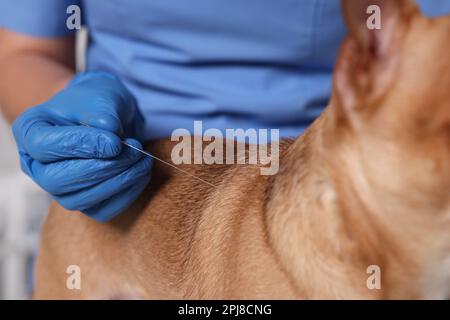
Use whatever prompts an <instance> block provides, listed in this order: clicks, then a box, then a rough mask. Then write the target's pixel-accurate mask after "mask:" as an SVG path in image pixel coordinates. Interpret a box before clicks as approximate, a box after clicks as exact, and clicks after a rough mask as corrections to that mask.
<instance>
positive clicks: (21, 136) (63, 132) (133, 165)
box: [13, 72, 152, 221]
mask: <svg viewBox="0 0 450 320" xmlns="http://www.w3.org/2000/svg"><path fill="white" fill-rule="evenodd" d="M82 124H85V125H82ZM142 128H143V119H142V116H141V115H140V113H139V111H138V109H137V107H136V101H135V99H134V97H133V96H132V95H131V93H130V92H129V91H128V90H127V89H126V88H125V86H123V84H122V83H121V82H120V81H119V80H118V79H117V78H116V77H115V76H113V75H110V74H108V73H104V72H87V73H83V74H80V75H78V76H76V77H75V78H74V79H73V80H72V81H71V82H70V83H69V84H68V86H67V87H66V88H65V89H63V90H62V91H61V92H60V93H58V94H57V95H55V96H54V97H53V98H51V99H50V100H48V101H47V102H45V103H43V104H41V105H38V106H36V107H34V108H31V109H28V110H27V111H25V112H24V113H23V114H22V115H20V116H19V117H18V118H17V119H16V121H15V122H14V123H13V133H14V137H15V139H16V143H17V146H18V150H19V156H20V162H21V167H22V170H23V171H24V172H25V173H26V174H27V175H29V176H30V177H31V178H32V179H33V180H34V181H35V182H36V183H38V184H39V185H40V186H41V187H42V188H43V189H44V190H46V191H47V192H48V193H50V194H51V196H52V197H53V198H54V199H55V200H56V201H58V202H59V203H60V204H61V205H62V206H63V207H65V208H66V209H69V210H79V211H82V212H83V213H85V214H87V215H88V216H90V217H92V218H93V219H95V220H97V221H108V220H110V219H111V218H113V217H114V216H116V215H117V214H118V213H120V212H121V211H123V210H124V209H125V208H127V207H128V206H129V205H130V204H131V203H132V202H133V201H134V200H135V199H136V198H137V196H138V195H139V194H140V193H141V191H142V190H143V189H144V188H145V186H146V185H147V183H148V182H149V181H150V174H151V166H152V159H151V158H150V157H146V156H143V155H142V154H141V153H139V152H138V151H136V150H133V149H132V148H129V147H126V146H124V145H123V144H122V143H121V139H126V141H127V142H128V143H130V144H132V145H134V146H136V147H138V148H142V145H141V144H140V142H139V141H138V140H136V139H140V138H141V136H140V134H141V133H140V132H141V130H142Z"/></svg>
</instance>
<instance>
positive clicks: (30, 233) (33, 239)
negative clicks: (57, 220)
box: [0, 117, 50, 299]
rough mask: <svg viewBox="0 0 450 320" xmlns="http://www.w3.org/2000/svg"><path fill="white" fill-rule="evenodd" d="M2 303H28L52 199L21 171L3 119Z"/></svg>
mask: <svg viewBox="0 0 450 320" xmlns="http://www.w3.org/2000/svg"><path fill="white" fill-rule="evenodd" d="M0 147H1V151H0V154H1V155H2V156H1V157H0V190H1V192H0V299H26V298H28V297H29V294H30V290H31V283H32V263H33V261H34V259H33V256H34V254H35V253H36V251H37V247H38V243H39V229H40V226H41V224H42V221H43V219H44V216H45V213H46V211H47V208H48V205H49V203H50V199H49V198H48V196H47V195H46V194H45V193H44V192H42V191H41V190H40V189H39V188H38V187H37V186H36V185H35V184H34V183H32V181H31V180H30V179H29V178H28V177H27V176H26V175H25V174H23V173H22V172H21V171H20V168H19V160H18V157H17V154H16V148H15V143H14V140H13V138H12V134H11V129H10V125H9V124H8V123H6V121H5V120H4V119H3V117H1V118H0Z"/></svg>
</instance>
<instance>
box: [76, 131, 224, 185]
mask: <svg viewBox="0 0 450 320" xmlns="http://www.w3.org/2000/svg"><path fill="white" fill-rule="evenodd" d="M80 125H82V126H85V127H89V128H93V127H92V126H90V125H88V124H86V123H83V122H80ZM120 142H121V143H122V144H123V145H125V146H127V147H129V148H131V149H133V150H136V151H138V152H140V153H142V154H144V155H146V156H148V157H150V158H153V159H155V160H157V161H159V162H162V163H164V164H166V165H168V166H170V167H172V168H174V169H175V170H178V171H180V172H182V173H184V174H186V175H188V176H190V177H191V178H194V179H197V180H198V181H201V182H203V183H206V184H208V185H210V186H211V187H214V188H215V187H216V186H215V185H213V184H212V183H210V182H208V181H206V180H203V179H202V178H199V177H197V176H196V175H193V174H192V173H189V172H187V171H186V170H183V169H180V168H178V167H177V166H175V165H173V164H171V163H170V162H167V161H165V160H163V159H161V158H158V157H156V156H154V155H152V154H150V153H148V152H146V151H144V150H142V149H139V148H138V147H135V146H133V145H132V144H130V143H128V142H126V141H125V140H122V139H121V140H120Z"/></svg>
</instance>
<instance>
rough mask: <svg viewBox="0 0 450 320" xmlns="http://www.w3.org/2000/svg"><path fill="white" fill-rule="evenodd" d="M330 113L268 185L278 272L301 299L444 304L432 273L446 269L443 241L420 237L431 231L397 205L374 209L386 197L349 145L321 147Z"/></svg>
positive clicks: (430, 226)
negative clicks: (429, 300)
mask: <svg viewBox="0 0 450 320" xmlns="http://www.w3.org/2000/svg"><path fill="white" fill-rule="evenodd" d="M332 112H333V111H332V107H329V108H328V109H327V110H326V111H325V113H324V114H323V115H322V116H321V117H320V118H319V119H318V120H317V121H316V123H315V124H314V125H313V126H312V127H311V128H310V129H309V130H308V131H307V132H306V133H305V134H304V135H303V136H301V137H300V138H298V139H297V140H296V141H295V142H294V143H293V144H292V146H291V147H290V149H289V150H288V151H287V153H286V155H285V158H284V159H282V164H281V166H280V171H279V173H278V175H276V176H275V177H274V179H273V181H272V184H271V188H270V191H269V201H268V204H267V212H266V214H267V226H268V230H269V238H270V242H271V245H272V246H273V248H274V251H275V252H276V254H277V256H278V258H279V260H280V262H281V264H282V266H283V267H284V268H285V270H286V272H287V273H288V274H289V275H290V276H291V280H292V282H293V284H294V285H295V287H296V289H297V290H298V291H299V292H300V293H301V294H302V295H304V296H305V297H307V298H318V297H321V298H427V297H432V298H445V296H444V297H443V296H442V295H447V294H448V292H447V290H448V289H447V288H448V280H449V279H448V278H446V277H448V276H449V273H444V275H443V277H444V278H446V279H442V277H436V275H435V274H433V271H432V270H433V268H435V267H436V268H438V269H439V268H445V265H446V266H447V267H448V265H449V262H448V261H447V262H445V256H440V255H441V254H442V250H441V249H442V248H443V246H445V241H448V238H447V239H443V238H438V237H434V236H433V237H428V235H431V234H432V233H433V232H434V231H436V226H435V225H433V223H432V222H431V221H430V219H428V218H427V217H422V216H419V215H414V213H411V212H409V211H408V208H407V207H403V206H402V205H401V203H400V201H399V200H397V203H396V204H395V207H394V208H391V211H390V212H387V211H386V210H385V207H386V206H383V205H380V203H382V202H383V201H391V200H392V199H386V198H385V196H386V194H385V193H384V192H385V190H384V191H383V190H377V189H376V188H373V186H372V185H370V183H368V181H367V179H366V178H365V174H364V170H365V169H364V165H365V164H364V163H363V161H361V159H360V157H359V155H358V152H357V149H356V148H353V146H352V143H348V145H340V146H339V148H337V149H336V148H333V147H331V146H328V145H327V140H326V136H327V135H329V134H333V132H331V131H330V123H332V121H333V120H332ZM350 142H351V141H350ZM378 191H380V192H378ZM405 192H407V191H406V190H405ZM396 196H398V195H396ZM394 198H395V197H394ZM404 200H405V199H403V198H402V199H401V201H404ZM390 204H391V205H394V204H393V203H390ZM429 214H432V213H429ZM436 239H439V240H436ZM441 240H442V241H441ZM439 241H441V242H442V243H436V242H439ZM447 243H448V242H447ZM434 249H436V250H434ZM447 252H449V251H447ZM432 261H433V262H432ZM377 268H379V269H377ZM377 270H379V271H380V273H379V274H378V271H377ZM441 271H442V270H441ZM376 277H380V279H379V280H380V283H381V288H379V287H377V280H378V279H377V278H376ZM444 280H445V281H447V282H446V283H445V281H444ZM442 281H444V283H442ZM426 283H428V284H431V285H430V287H428V288H427V287H426ZM433 283H435V284H433ZM436 286H440V288H435V287H436ZM324 293H327V294H324Z"/></svg>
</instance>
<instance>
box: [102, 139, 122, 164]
mask: <svg viewBox="0 0 450 320" xmlns="http://www.w3.org/2000/svg"><path fill="white" fill-rule="evenodd" d="M121 152H122V142H121V140H120V138H119V137H118V136H116V135H115V134H110V133H102V134H99V135H98V136H97V154H98V157H99V158H113V157H116V156H118V155H119V154H120V153H121Z"/></svg>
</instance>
